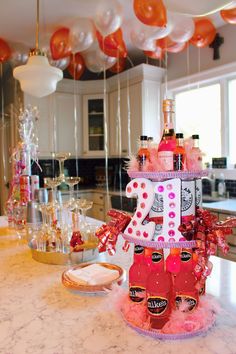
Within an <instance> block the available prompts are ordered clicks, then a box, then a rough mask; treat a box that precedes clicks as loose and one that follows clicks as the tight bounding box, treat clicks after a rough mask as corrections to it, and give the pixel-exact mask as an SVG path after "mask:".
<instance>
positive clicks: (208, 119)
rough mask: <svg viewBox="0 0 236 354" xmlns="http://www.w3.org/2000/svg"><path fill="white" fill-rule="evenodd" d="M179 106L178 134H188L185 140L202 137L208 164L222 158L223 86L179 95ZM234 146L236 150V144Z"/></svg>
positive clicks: (201, 145) (177, 97)
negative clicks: (196, 135) (197, 135)
mask: <svg viewBox="0 0 236 354" xmlns="http://www.w3.org/2000/svg"><path fill="white" fill-rule="evenodd" d="M235 87H236V81H235ZM175 102H176V132H181V133H184V137H185V138H187V137H189V136H191V135H192V134H199V136H200V147H201V150H202V151H203V152H204V153H205V157H204V161H205V162H206V161H209V162H211V159H212V157H220V156H221V152H222V139H221V86H220V83H217V84H213V85H209V86H204V87H200V88H195V89H190V90H186V91H183V92H180V93H177V94H176V95H175ZM235 111H236V103H235ZM235 127H236V122H235ZM234 131H236V129H234ZM234 144H235V147H236V141H234Z"/></svg>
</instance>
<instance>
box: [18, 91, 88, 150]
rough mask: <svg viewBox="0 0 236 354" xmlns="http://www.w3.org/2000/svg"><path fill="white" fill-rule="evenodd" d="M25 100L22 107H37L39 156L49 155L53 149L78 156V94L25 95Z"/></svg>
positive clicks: (79, 139)
mask: <svg viewBox="0 0 236 354" xmlns="http://www.w3.org/2000/svg"><path fill="white" fill-rule="evenodd" d="M24 103H25V106H26V105H27V104H31V105H33V106H37V107H38V110H39V121H38V137H39V152H40V156H41V157H51V153H52V152H53V151H55V152H70V153H71V155H72V156H80V155H81V152H82V143H81V141H82V129H81V126H82V122H81V120H82V117H81V109H80V107H81V95H74V94H72V93H67V92H66V93H64V92H55V93H53V94H52V95H50V96H47V97H43V98H36V97H32V96H29V95H25V97H24ZM75 127H77V129H75Z"/></svg>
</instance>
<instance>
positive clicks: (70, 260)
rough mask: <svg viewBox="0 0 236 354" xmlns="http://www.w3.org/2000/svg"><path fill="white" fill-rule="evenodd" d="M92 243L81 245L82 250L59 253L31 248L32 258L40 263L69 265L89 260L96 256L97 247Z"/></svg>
mask: <svg viewBox="0 0 236 354" xmlns="http://www.w3.org/2000/svg"><path fill="white" fill-rule="evenodd" d="M94 246H95V245H94V244H93V247H92V245H91V244H88V245H87V246H86V245H83V251H81V252H71V253H61V252H43V251H38V250H36V249H34V248H31V253H32V258H33V259H34V260H35V261H37V262H40V263H46V264H56V265H71V264H80V263H84V262H89V261H92V260H94V259H96V258H97V256H98V249H97V247H96V246H95V247H94Z"/></svg>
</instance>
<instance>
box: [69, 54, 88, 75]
mask: <svg viewBox="0 0 236 354" xmlns="http://www.w3.org/2000/svg"><path fill="white" fill-rule="evenodd" d="M70 58H71V60H70V64H69V66H68V68H67V70H68V72H69V73H70V75H71V76H72V77H73V78H74V79H75V80H79V79H80V77H81V75H82V74H83V72H84V69H85V63H84V59H83V57H82V55H81V54H80V53H76V54H71V56H70Z"/></svg>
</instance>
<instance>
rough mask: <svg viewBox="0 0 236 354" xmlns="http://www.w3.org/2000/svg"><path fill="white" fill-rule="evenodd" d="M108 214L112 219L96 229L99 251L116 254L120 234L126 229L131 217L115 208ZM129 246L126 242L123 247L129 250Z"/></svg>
mask: <svg viewBox="0 0 236 354" xmlns="http://www.w3.org/2000/svg"><path fill="white" fill-rule="evenodd" d="M107 215H109V216H110V217H111V220H110V221H109V222H108V223H107V224H103V225H102V226H101V227H100V228H99V229H98V230H97V231H96V236H97V237H98V239H99V244H98V250H99V252H105V251H108V253H109V254H110V255H114V254H115V252H116V243H117V239H118V236H119V234H120V233H121V232H123V231H124V230H125V228H126V226H127V225H128V223H129V222H130V219H131V217H130V216H129V215H128V214H126V213H123V212H121V211H118V210H115V209H111V210H109V211H108V213H107ZM128 248H129V245H128V244H127V242H126V244H125V245H124V247H123V249H124V250H126V251H127V250H128Z"/></svg>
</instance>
